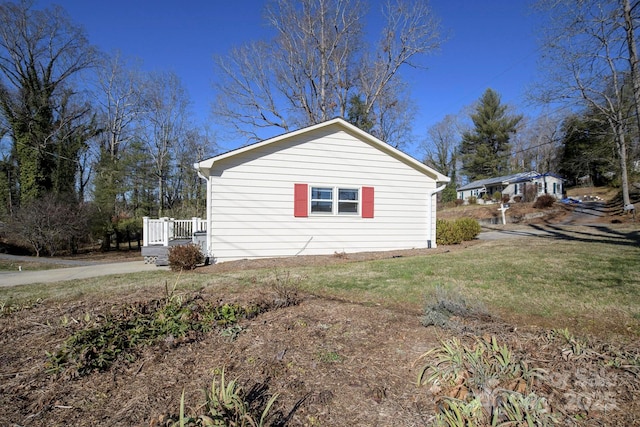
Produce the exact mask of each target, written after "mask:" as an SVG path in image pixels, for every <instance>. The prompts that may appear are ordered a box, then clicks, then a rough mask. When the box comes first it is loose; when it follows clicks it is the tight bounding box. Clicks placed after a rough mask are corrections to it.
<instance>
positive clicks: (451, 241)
mask: <svg viewBox="0 0 640 427" xmlns="http://www.w3.org/2000/svg"><path fill="white" fill-rule="evenodd" d="M479 233H480V224H478V221H477V220H475V219H473V218H458V219H456V220H453V221H449V220H445V219H438V220H436V243H437V244H438V245H457V244H459V243H462V242H464V241H468V240H473V239H475V238H476V237H477V236H478V234H479Z"/></svg>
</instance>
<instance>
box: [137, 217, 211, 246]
mask: <svg viewBox="0 0 640 427" xmlns="http://www.w3.org/2000/svg"><path fill="white" fill-rule="evenodd" d="M197 231H207V221H206V220H204V219H201V218H198V217H193V218H191V219H174V218H158V219H151V218H149V217H148V216H145V217H143V218H142V245H143V246H153V245H160V246H169V242H170V241H171V240H175V239H191V238H192V237H193V233H195V232H197Z"/></svg>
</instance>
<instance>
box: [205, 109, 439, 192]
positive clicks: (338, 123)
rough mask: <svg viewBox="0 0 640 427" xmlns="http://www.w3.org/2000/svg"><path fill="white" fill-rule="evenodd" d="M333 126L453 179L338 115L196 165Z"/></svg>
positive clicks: (422, 169)
mask: <svg viewBox="0 0 640 427" xmlns="http://www.w3.org/2000/svg"><path fill="white" fill-rule="evenodd" d="M331 126H335V127H338V128H341V129H342V130H344V131H346V132H349V133H351V134H354V135H355V136H357V137H358V138H360V139H361V140H363V141H365V142H367V143H369V144H370V145H372V146H373V147H375V148H377V149H379V150H380V151H383V152H385V153H387V154H388V155H390V156H392V157H394V158H396V159H398V160H399V161H401V162H403V163H405V164H406V165H408V166H410V167H412V168H414V169H416V170H418V171H420V172H422V173H423V174H425V175H428V176H431V177H433V179H435V180H436V181H437V182H441V183H446V182H449V181H451V178H449V177H447V176H445V175H443V174H441V173H440V172H438V171H436V170H435V169H432V168H430V167H429V166H427V165H425V164H424V163H422V162H420V161H418V160H416V159H414V158H413V157H411V156H409V155H408V154H406V153H403V152H402V151H400V150H398V149H397V148H394V147H392V146H391V145H389V144H387V143H386V142H384V141H382V140H380V139H378V138H376V137H375V136H373V135H371V134H369V133H367V132H365V131H363V130H362V129H360V128H358V127H356V126H354V125H352V124H351V123H349V122H347V121H346V120H344V119H342V118H340V117H337V118H334V119H331V120H328V121H325V122H322V123H318V124H316V125H312V126H308V127H305V128H302V129H298V130H295V131H292V132H288V133H285V134H282V135H278V136H275V137H273V138H269V139H265V140H264V141H260V142H256V143H254V144H250V145H246V146H244V147H240V148H237V149H235V150H231V151H228V152H226V153H222V154H219V155H217V156H215V157H211V158H209V159H206V160H202V161H201V162H198V163H195V164H194V167H195V168H196V169H198V170H199V171H201V172H204V173H207V174H208V172H209V170H210V169H211V168H212V167H213V164H214V163H215V162H218V161H221V160H224V159H228V158H231V157H234V156H238V155H241V154H244V153H247V152H249V151H252V150H257V149H260V148H262V147H265V146H268V145H275V144H280V143H283V142H285V141H287V140H289V139H291V138H294V137H296V136H298V135H302V134H305V133H307V132H313V131H316V130H318V129H322V128H329V127H331Z"/></svg>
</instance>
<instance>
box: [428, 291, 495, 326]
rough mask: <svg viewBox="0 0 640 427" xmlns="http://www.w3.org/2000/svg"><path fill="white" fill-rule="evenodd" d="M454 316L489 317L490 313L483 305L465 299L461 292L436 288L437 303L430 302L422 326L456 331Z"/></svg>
mask: <svg viewBox="0 0 640 427" xmlns="http://www.w3.org/2000/svg"><path fill="white" fill-rule="evenodd" d="M454 316H455V317H460V318H465V317H481V316H488V312H487V309H486V308H485V306H484V305H483V304H482V303H480V302H478V301H475V300H470V299H469V298H465V296H464V295H463V294H462V292H460V291H459V290H457V289H446V288H443V287H441V286H436V290H435V301H428V302H427V304H426V305H425V307H424V316H423V317H422V325H423V326H439V327H442V328H448V329H455V328H456V327H457V326H458V324H457V323H456V322H452V320H451V318H452V317H454Z"/></svg>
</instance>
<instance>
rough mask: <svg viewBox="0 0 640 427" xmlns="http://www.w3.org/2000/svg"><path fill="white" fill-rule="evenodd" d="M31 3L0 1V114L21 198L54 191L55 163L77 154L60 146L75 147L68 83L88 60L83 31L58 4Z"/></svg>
mask: <svg viewBox="0 0 640 427" xmlns="http://www.w3.org/2000/svg"><path fill="white" fill-rule="evenodd" d="M32 6H33V4H32V2H31V1H28V0H25V1H22V2H20V3H9V2H5V3H2V4H0V113H1V114H2V115H3V117H4V120H5V122H6V123H7V124H8V127H9V129H10V137H11V138H12V141H13V152H12V153H13V154H12V155H14V156H15V158H16V163H17V165H18V168H19V173H20V175H19V183H18V185H19V189H20V193H21V199H22V200H25V201H27V200H33V199H35V198H37V197H39V196H40V195H41V194H43V193H45V192H47V191H52V190H54V191H57V190H58V189H56V188H54V186H55V185H56V183H55V177H54V176H53V174H55V173H58V171H57V170H56V166H57V165H60V164H62V163H64V162H61V161H62V160H64V161H66V162H75V161H76V160H77V158H76V156H77V154H78V153H77V152H75V153H74V152H72V151H70V150H69V149H68V147H64V145H65V144H69V143H71V144H74V145H76V146H77V142H78V138H81V135H79V134H69V131H70V130H71V129H74V127H76V125H75V124H73V123H72V122H74V121H77V120H80V119H84V118H83V113H82V111H84V110H83V108H82V106H80V104H78V103H76V102H75V101H74V100H73V99H71V98H72V97H73V96H74V94H75V91H74V90H72V89H71V87H70V83H71V80H72V78H73V77H74V76H76V75H78V73H80V72H81V71H83V70H85V69H87V68H88V67H90V66H91V65H92V64H93V60H94V49H93V48H92V47H91V46H90V45H89V43H88V41H87V38H86V35H85V33H84V31H83V30H82V29H81V28H79V27H77V26H76V25H74V24H73V23H72V22H71V21H70V20H69V18H68V16H67V15H66V14H65V13H64V11H63V10H62V9H61V8H60V7H58V6H54V7H52V8H47V9H44V10H34V9H33V8H32ZM76 106H79V107H80V108H75V107H76ZM63 114H66V115H63ZM77 129H79V130H81V129H80V128H79V127H78V128H77ZM63 152H67V154H71V157H69V156H68V155H63V154H62V153H63ZM63 167H68V165H63ZM74 178H75V177H71V178H70V180H71V186H73V181H74ZM67 186H68V183H65V184H64V185H63V187H67Z"/></svg>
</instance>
